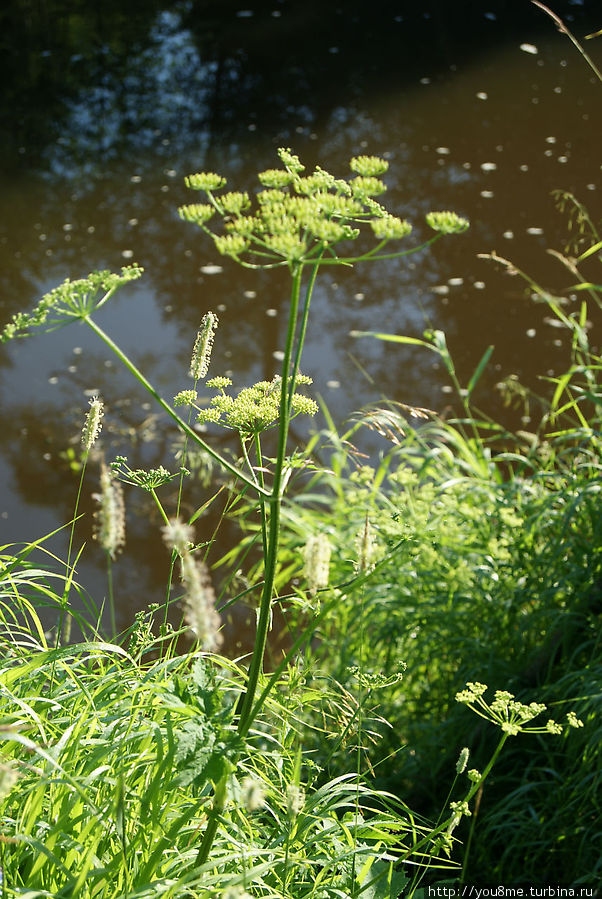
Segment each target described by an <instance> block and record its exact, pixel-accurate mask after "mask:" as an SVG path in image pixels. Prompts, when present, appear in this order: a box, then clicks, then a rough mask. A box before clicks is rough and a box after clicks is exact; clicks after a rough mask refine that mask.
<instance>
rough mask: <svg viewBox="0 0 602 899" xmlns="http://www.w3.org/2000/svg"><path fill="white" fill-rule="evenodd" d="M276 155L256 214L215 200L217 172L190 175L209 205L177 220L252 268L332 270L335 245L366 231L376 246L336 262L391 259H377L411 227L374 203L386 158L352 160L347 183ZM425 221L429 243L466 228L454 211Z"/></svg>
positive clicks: (191, 208)
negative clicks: (217, 220) (213, 226)
mask: <svg viewBox="0 0 602 899" xmlns="http://www.w3.org/2000/svg"><path fill="white" fill-rule="evenodd" d="M278 155H279V157H280V162H281V164H282V168H273V169H266V170H265V171H263V172H259V174H258V179H259V182H260V185H261V188H262V189H260V190H259V191H258V192H257V193H256V195H255V198H254V199H255V203H256V208H255V210H253V202H252V199H251V197H250V196H249V194H248V193H247V192H245V191H233V192H231V193H226V194H220V193H217V195H216V192H219V191H221V189H222V188H223V187H225V184H226V179H225V178H222V177H221V176H220V175H217V174H216V173H214V172H201V173H199V174H196V175H189V176H188V177H187V178H186V184H187V186H188V187H190V188H192V189H193V190H201V191H203V192H204V193H205V194H206V195H207V203H200V204H199V203H194V204H189V205H186V206H182V207H180V209H179V214H180V217H181V218H182V219H183V220H184V221H188V222H194V223H195V224H197V225H199V227H200V228H202V230H203V231H205V232H206V233H207V234H208V235H210V236H211V237H212V239H213V241H214V244H215V248H216V249H217V251H218V253H220V254H221V255H223V256H230V257H231V258H233V259H234V260H236V261H237V262H239V263H240V264H241V265H244V266H247V267H250V268H271V267H274V266H278V265H289V266H291V267H295V266H298V265H300V264H304V263H311V262H318V263H319V264H325V265H328V264H336V263H337V262H338V261H339V258H338V257H340V250H341V248H340V245H341V244H342V243H345V242H348V241H353V240H356V239H357V238H358V237H359V235H360V233H361V230H362V225H369V226H370V228H371V229H372V232H373V234H374V236H375V237H376V238H377V240H378V241H379V243H378V244H377V246H376V247H375V248H374V249H373V250H370V251H368V252H367V253H365V254H364V255H362V256H359V257H356V258H355V259H353V258H352V257H349V256H347V257H340V258H341V261H343V259H345V261H347V262H349V261H362V260H367V259H378V258H388V256H389V255H391V254H387V255H386V256H385V254H381V253H380V251H381V250H382V248H383V247H384V246H385V244H386V243H388V242H389V241H398V240H402V239H403V238H404V237H407V236H408V235H409V234H410V232H411V230H412V229H411V226H410V225H409V223H408V222H406V221H404V220H402V219H399V218H397V217H396V216H394V215H391V213H389V212H388V211H387V210H386V209H385V207H384V206H382V205H381V204H380V203H379V202H377V201H376V200H375V199H374V198H375V197H378V196H380V195H381V194H383V193H385V191H386V189H387V188H386V184H385V183H384V181H382V180H381V176H382V175H384V174H385V173H386V171H387V169H388V166H389V164H388V162H387V160H386V159H381V158H380V157H379V156H355V157H353V158H352V159H351V161H350V163H349V167H350V169H351V171H352V172H353V177H351V178H349V179H344V178H336V177H335V176H334V175H332V174H331V173H330V172H327V171H325V170H324V169H322V168H320V166H316V168H315V169H314V171H313V172H311V173H310V174H302V173H304V171H305V167H304V166H303V165H302V163H301V162H300V160H299V157H298V156H295V155H294V154H293V153H292V152H291V151H290V150H288V149H280V150H278ZM212 212H215V213H217V214H218V215H220V216H221V217H222V219H223V228H224V231H225V233H224V234H220V233H219V232H217V231H215V230H209V227H208V225H207V222H209V220H210V219H212V218H213V215H212ZM427 222H428V224H429V226H430V227H431V228H432V229H433V230H434V231H436V232H438V234H437V235H436V237H434V238H431V239H430V240H429V241H427V243H432V241H433V240H435V239H437V237H439V236H440V234H458V233H461V232H462V231H464V230H465V229H466V228H467V227H468V222H467V221H466V219H463V218H461V217H460V216H458V215H456V214H455V213H453V212H434V213H430V214H429V216H427ZM406 252H407V251H406ZM397 254H399V253H397ZM397 254H396V253H395V252H394V253H393V254H392V255H397ZM399 255H401V254H399Z"/></svg>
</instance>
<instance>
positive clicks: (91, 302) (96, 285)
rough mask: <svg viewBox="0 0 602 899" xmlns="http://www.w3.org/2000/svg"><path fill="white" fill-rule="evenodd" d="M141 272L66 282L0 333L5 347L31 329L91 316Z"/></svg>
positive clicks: (132, 270) (129, 269)
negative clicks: (123, 285) (8, 342)
mask: <svg viewBox="0 0 602 899" xmlns="http://www.w3.org/2000/svg"><path fill="white" fill-rule="evenodd" d="M141 274H142V269H141V268H140V267H139V266H137V265H128V266H125V267H124V268H122V270H121V274H119V275H118V274H114V273H112V272H108V271H102V272H92V274H90V275H88V277H87V278H81V279H80V280H77V281H71V280H69V279H67V280H66V281H63V283H62V284H60V285H59V286H58V287H55V288H54V289H53V290H51V291H50V292H49V293H47V294H45V295H44V296H43V297H42V299H41V300H40V301H39V303H38V304H37V306H36V307H35V308H34V309H33V310H32V311H31V312H18V313H17V314H16V315H13V318H12V321H11V322H9V323H8V324H7V325H5V327H4V329H3V330H2V332H1V333H0V341H1V342H2V343H6V341H7V340H12V339H13V338H15V337H27V336H28V335H29V333H30V332H31V329H32V328H38V327H41V326H45V328H46V330H48V331H51V330H53V329H54V328H57V327H59V325H62V324H65V323H66V322H68V321H73V320H74V319H81V318H82V317H84V316H87V315H90V314H91V313H92V312H93V311H94V309H97V308H98V307H99V306H102V305H103V304H104V303H105V302H106V301H107V299H108V298H109V296H110V295H111V294H113V293H114V292H115V290H117V289H118V288H119V287H121V285H122V284H126V283H127V282H128V281H133V280H135V279H136V278H139V277H140V276H141Z"/></svg>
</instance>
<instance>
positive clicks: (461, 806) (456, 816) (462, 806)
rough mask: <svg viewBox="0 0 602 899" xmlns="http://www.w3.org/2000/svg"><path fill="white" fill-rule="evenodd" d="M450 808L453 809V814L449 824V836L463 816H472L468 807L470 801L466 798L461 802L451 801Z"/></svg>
mask: <svg viewBox="0 0 602 899" xmlns="http://www.w3.org/2000/svg"><path fill="white" fill-rule="evenodd" d="M449 807H450V809H451V810H452V816H451V819H450V822H449V824H448V825H447V831H446V833H447V836H448V837H451V835H452V833H453V832H454V830H455V829H456V827H457V826H458V824H459V823H460V821H461V820H462V818H463V817H465V818H470V817H471V815H472V812H471V811H470V808H469V807H468V802H467V801H466V800H465V799H462V800H460V802H450V804H449Z"/></svg>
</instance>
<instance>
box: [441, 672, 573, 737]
mask: <svg viewBox="0 0 602 899" xmlns="http://www.w3.org/2000/svg"><path fill="white" fill-rule="evenodd" d="M486 692H487V685H486V684H479V683H467V684H466V689H465V690H460V692H459V693H456V701H457V702H461V703H464V704H465V705H467V706H468V707H469V708H471V709H472V710H473V712H476V714H477V715H479V716H480V717H481V718H485V720H487V721H491V722H492V723H493V724H497V725H498V727H500V728H501V729H502V731H503V732H504V733H506V734H509V735H510V736H516V734H519V733H528V734H545V733H549V734H561V733H562V732H563V727H562V725H561V724H559V723H558V722H557V721H554V720H553V719H552V718H549V719H548V720H547V721H546V723H545V724H540V725H531V724H530V722H531V721H532V720H533V718H536V717H537V716H538V715H541V714H542V713H543V712H545V711H546V706H545V705H544V704H543V703H542V702H530V703H529V704H528V705H526V704H525V703H523V702H519V701H518V700H517V699H515V698H514V694H513V693H509V692H508V691H507V690H496V691H495V694H494V698H493V701H492V702H487V700H486V699H484V694H485V693H486ZM565 726H567V727H583V722H582V721H580V720H579V718H577V716H576V715H575V713H574V712H568V713H567V715H566V720H565Z"/></svg>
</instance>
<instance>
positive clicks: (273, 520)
mask: <svg viewBox="0 0 602 899" xmlns="http://www.w3.org/2000/svg"><path fill="white" fill-rule="evenodd" d="M302 274H303V266H302V264H299V265H297V266H295V267H294V268H293V270H292V278H293V283H292V287H291V308H290V312H289V321H288V332H287V335H286V345H285V349H284V359H283V362H282V384H281V387H280V418H279V426H278V450H277V454H276V462H275V465H274V478H273V482H272V492H271V495H270V520H269V530H268V540H267V544H268V553H267V556H266V560H265V573H264V584H263V590H262V593H261V600H260V605H259V618H258V621H257V631H256V633H255V646H254V648H253V656H252V658H251V664H250V666H249V677H248V681H247V689H246V691H245V694H244V697H243V700H242V705H241V707H240V718H239V721H238V732H239V733H240V735H241V736H243V737H244V736H245V735H246V734H247V732H248V730H249V726H250V724H251V720H252V716H251V709H252V707H253V699H254V698H255V692H256V690H257V682H258V680H259V675H260V672H261V671H262V670H263V658H264V655H265V646H266V641H267V634H268V626H269V622H270V615H271V606H272V591H273V588H274V578H275V575H276V562H277V556H278V538H279V531H280V510H281V505H282V489H281V488H282V472H283V468H284V458H285V454H286V441H287V437H288V428H289V423H290V415H289V409H288V377H289V372H290V369H291V358H292V352H293V344H294V341H295V333H296V330H297V313H298V310H299V294H300V290H301V277H302ZM298 353H299V351H298ZM292 389H294V378H293V379H292Z"/></svg>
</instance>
